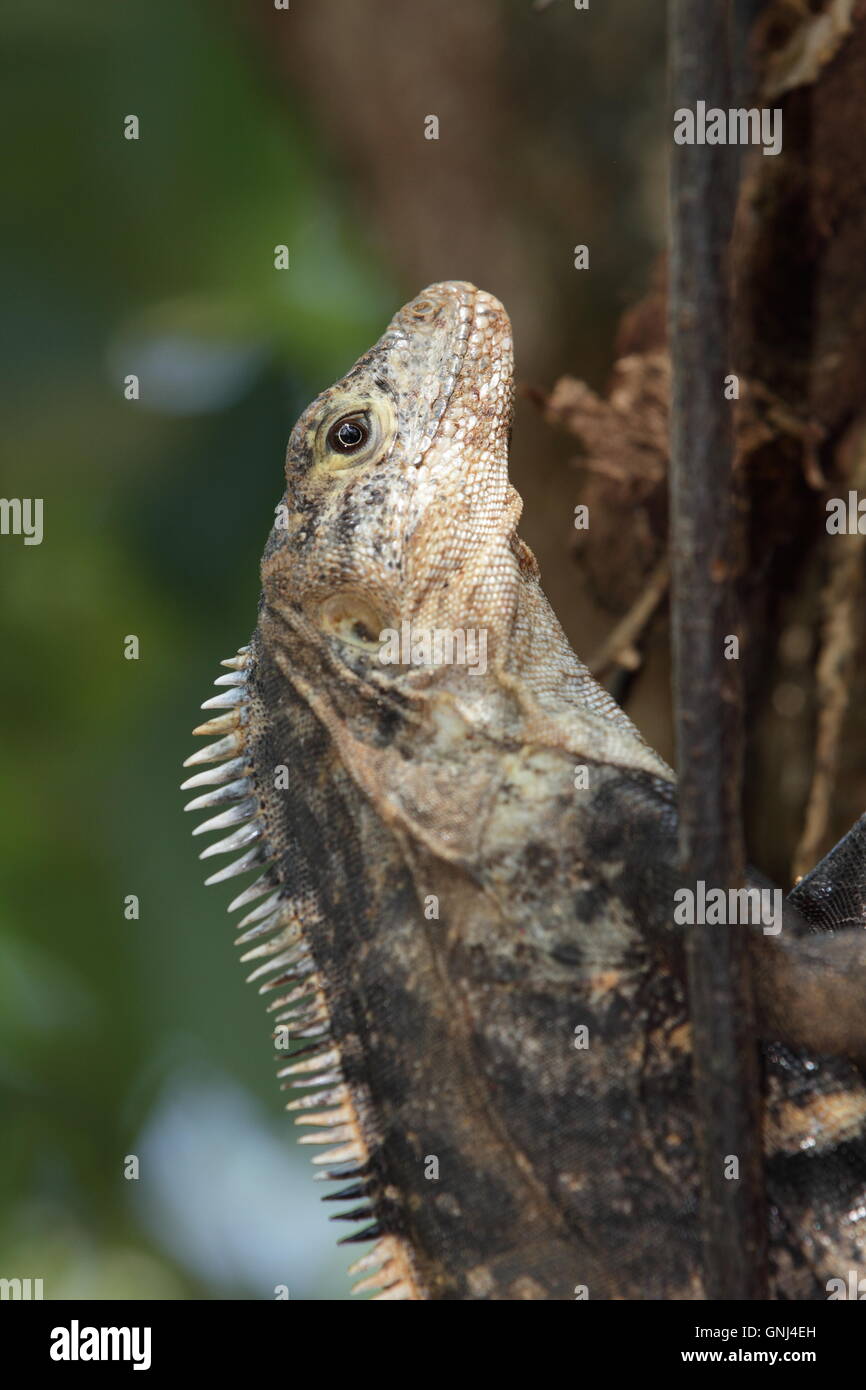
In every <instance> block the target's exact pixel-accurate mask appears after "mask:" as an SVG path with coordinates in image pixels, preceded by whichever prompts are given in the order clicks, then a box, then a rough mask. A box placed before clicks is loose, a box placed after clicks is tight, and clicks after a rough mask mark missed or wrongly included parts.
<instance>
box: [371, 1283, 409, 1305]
mask: <svg viewBox="0 0 866 1390" xmlns="http://www.w3.org/2000/svg"><path fill="white" fill-rule="evenodd" d="M414 1299H415V1291H414V1290H413V1288H412V1286H411V1284H410V1283H409V1281H408V1280H407V1279H401V1280H400V1282H399V1283H398V1284H392V1285H391V1287H390V1288H388V1289H383V1290H382V1292H381V1293H377V1294H374V1295H373V1297H372V1298H371V1299H370V1302H371V1303H406V1302H414Z"/></svg>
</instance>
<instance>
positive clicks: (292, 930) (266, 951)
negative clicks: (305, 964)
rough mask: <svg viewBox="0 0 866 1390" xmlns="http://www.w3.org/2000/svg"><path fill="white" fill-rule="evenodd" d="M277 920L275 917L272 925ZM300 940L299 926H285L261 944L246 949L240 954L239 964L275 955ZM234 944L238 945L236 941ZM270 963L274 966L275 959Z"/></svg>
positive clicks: (293, 945)
mask: <svg viewBox="0 0 866 1390" xmlns="http://www.w3.org/2000/svg"><path fill="white" fill-rule="evenodd" d="M278 921H279V918H277V920H276V921H274V923H273V924H272V925H273V926H277V925H278ZM300 940H301V929H300V927H286V928H285V929H284V930H283V931H281V932H279V933H278V934H277V936H274V937H272V938H271V940H270V941H265V942H263V943H262V945H261V946H254V947H253V949H252V950H251V951H246V952H245V953H244V954H243V955H242V956H241V965H246V964H247V962H248V961H251V960H262V959H264V958H267V957H268V956H273V955H276V953H277V951H281V950H283V948H284V947H286V946H291V947H292V948H294V947H296V946H297V945H298V944H299V942H300ZM235 945H236V946H237V945H238V942H237V941H236V942H235ZM271 964H272V966H274V967H275V966H276V961H272V962H271ZM269 968H270V967H269Z"/></svg>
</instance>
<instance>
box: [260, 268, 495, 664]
mask: <svg viewBox="0 0 866 1390" xmlns="http://www.w3.org/2000/svg"><path fill="white" fill-rule="evenodd" d="M512 396H513V386H512V351H511V327H510V324H509V321H508V316H507V315H506V313H505V310H504V309H503V307H502V305H501V304H500V303H499V302H498V300H496V299H494V298H493V296H492V295H489V294H485V293H484V292H483V291H481V290H476V289H475V288H474V286H472V285H468V284H464V283H462V282H458V281H453V282H447V283H445V284H439V285H431V286H430V287H429V288H428V289H426V290H424V291H423V292H422V293H421V294H420V295H419V296H418V297H417V298H416V299H413V300H412V301H411V302H410V303H409V304H407V305H406V306H405V307H404V308H403V309H401V310H400V312H399V313H398V314H396V315H395V317H394V318H393V320H392V321H391V323H390V325H389V326H388V328H387V330H386V332H385V333H384V335H383V336H382V338H381V339H380V340H379V342H378V343H377V344H376V345H375V347H373V348H372V349H371V350H370V351H369V352H367V353H365V354H364V356H363V357H362V358H361V359H360V360H359V361H358V362H357V363H356V364H355V366H354V367H353V368H352V369H351V371H350V372H349V373H348V374H347V375H346V376H345V377H344V378H343V379H342V381H339V382H338V383H337V384H336V385H335V386H332V387H330V388H329V389H328V390H327V391H325V392H323V393H322V395H321V396H319V397H318V398H317V399H316V400H315V401H313V403H312V405H310V406H309V408H308V409H307V410H306V411H305V412H304V414H303V415H302V416H301V418H300V420H299V421H298V423H297V425H296V426H295V428H294V430H293V431H292V435H291V438H290V440H289V446H288V451H287V455H286V494H285V498H284V502H283V504H282V505H281V507H280V508H279V509H278V515H277V521H276V524H275V526H274V530H273V532H272V535H271V538H270V541H269V543H268V548H267V551H266V554H265V559H264V563H263V566H262V582H263V590H264V597H265V601H266V603H267V604H268V606H269V608H270V609H271V610H272V612H273V613H274V614H278V615H280V617H282V618H283V619H284V620H285V622H286V623H288V624H290V625H292V626H293V627H294V628H295V629H300V628H303V629H304V630H305V631H306V632H307V634H308V636H309V637H310V639H311V640H313V639H314V634H315V633H319V634H321V635H322V636H323V637H324V638H326V639H334V641H335V642H336V643H337V644H339V646H338V649H340V650H345V652H346V655H347V658H348V659H349V660H351V659H352V658H353V656H357V657H358V658H359V659H361V658H363V656H364V654H366V655H368V656H370V657H373V658H375V656H376V654H377V653H379V651H380V648H381V639H380V634H381V633H382V632H384V631H398V630H400V628H401V624H403V623H406V622H408V623H411V624H412V625H413V627H417V628H418V629H421V630H426V629H427V628H430V627H439V628H443V629H444V628H457V627H460V628H466V627H472V626H473V625H474V624H478V623H483V624H484V626H485V634H486V635H485V641H487V640H488V638H489V640H490V642H491V644H493V643H495V642H496V640H497V639H498V640H499V641H500V642H502V641H504V640H507V633H508V625H509V623H510V620H511V618H512V615H513V610H514V604H515V596H516V588H517V581H518V561H517V559H516V557H515V550H514V543H513V536H514V528H515V525H516V522H517V518H518V516H519V514H520V507H521V504H520V499H519V497H518V496H517V493H516V492H515V491H514V489H513V488H512V487H511V485H510V483H509V481H508V437H509V431H510V425H511V413H512ZM363 664H364V663H363V660H361V665H362V666H363ZM373 671H374V673H375V671H376V664H375V663H374V664H373ZM379 674H380V675H381V674H384V673H382V672H381V671H380V672H379ZM391 674H392V675H393V674H394V673H393V672H392V673H391Z"/></svg>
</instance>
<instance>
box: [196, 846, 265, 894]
mask: <svg viewBox="0 0 866 1390" xmlns="http://www.w3.org/2000/svg"><path fill="white" fill-rule="evenodd" d="M267 862H268V860H267V857H266V855H265V851H264V849H263V848H262V846H261V845H256V847H255V849H251V850H250V851H249V852H248V853H247V854H243V855H241V857H240V859H236V860H235V862H234V863H233V864H227V865H226V866H225V868H224V869H218V870H217V872H216V873H215V874H211V876H210V878H206V879H205V881H204V886H205V888H209V887H210V885H211V884H212V883H223V882H224V881H225V880H226V879H227V878H235V877H236V876H237V875H238V874H245V873H246V872H247V870H248V869H254V868H255V867H256V866H257V865H258V864H267Z"/></svg>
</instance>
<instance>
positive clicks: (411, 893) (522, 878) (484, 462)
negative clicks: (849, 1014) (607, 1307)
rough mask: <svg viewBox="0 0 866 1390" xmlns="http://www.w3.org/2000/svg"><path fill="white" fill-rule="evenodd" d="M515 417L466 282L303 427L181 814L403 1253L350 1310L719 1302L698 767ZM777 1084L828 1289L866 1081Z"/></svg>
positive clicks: (781, 1172) (381, 1232) (331, 1127)
mask: <svg viewBox="0 0 866 1390" xmlns="http://www.w3.org/2000/svg"><path fill="white" fill-rule="evenodd" d="M512 397H513V383H512V344H511V327H510V324H509V320H508V317H507V315H506V313H505V310H504V309H503V307H502V305H501V304H500V303H499V302H498V301H497V300H496V299H494V298H493V297H492V296H491V295H490V294H487V293H484V292H483V291H481V290H478V289H476V288H474V287H473V286H472V285H469V284H466V283H462V282H447V283H442V284H437V285H432V286H430V287H429V288H428V289H426V290H424V291H423V292H422V294H420V295H419V296H418V297H417V298H416V299H414V300H412V301H411V302H410V303H409V304H407V305H406V306H405V307H404V308H402V309H401V310H400V311H399V313H397V314H396V315H395V317H394V318H393V320H392V321H391V323H390V325H389V327H388V328H387V330H386V332H385V333H384V335H383V336H382V337H381V338H380V340H379V341H378V343H376V345H375V346H374V347H373V348H371V349H370V350H369V351H368V352H367V353H365V354H364V356H362V357H361V358H360V359H359V361H358V362H357V363H356V364H355V365H354V366H353V367H352V369H351V370H350V371H349V372H348V373H347V375H346V376H345V377H343V379H342V380H341V381H339V382H337V384H336V385H334V386H332V387H331V388H330V389H328V390H326V391H324V392H323V393H322V395H320V396H319V397H318V398H317V399H316V400H315V401H314V402H313V403H312V405H310V406H309V408H308V409H307V410H306V411H305V412H304V414H303V415H302V416H301V418H300V420H299V421H298V423H297V425H296V426H295V428H294V430H293V431H292V434H291V437H290V440H289V445H288V451H287V457H286V490H285V495H284V498H283V501H282V502H281V504H280V506H279V507H278V508H277V516H276V522H275V524H274V526H273V529H272V531H271V534H270V536H269V539H268V541H267V545H266V547H265V552H264V556H263V559H262V566H261V577H262V595H261V600H260V605H259V613H258V621H257V624H256V628H255V632H254V634H253V636H252V639H251V641H250V643H249V645H247V646H244V647H241V649H240V651H239V652H238V654H237V655H236V656H234V657H232V658H230V659H229V660H227V661H224V662H223V665H224V666H225V667H227V668H228V671H227V673H226V674H224V675H221V676H220V677H219V679H218V680H217V682H216V684H217V685H218V686H222V687H225V689H224V690H223V691H222V692H221V693H220V694H218V695H217V696H216V697H214V698H212V699H209V700H207V701H206V703H205V705H204V706H203V708H204V709H206V710H208V711H209V714H208V720H207V722H206V723H204V724H202V725H201V726H200V727H199V728H197V729H196V730H195V731H194V732H195V733H196V734H201V735H209V736H213V737H214V738H215V740H216V741H215V742H213V743H211V744H210V745H209V746H207V747H205V748H203V749H202V750H201V751H199V752H197V753H195V754H194V755H193V757H191V758H189V759H188V760H187V762H188V765H192V766H195V767H198V766H199V765H202V766H203V765H205V764H207V765H208V766H207V769H206V770H204V771H199V772H196V773H195V774H194V775H193V776H191V777H190V778H189V780H188V781H187V782H185V783H184V786H185V787H186V788H189V789H191V790H192V789H194V790H195V793H196V794H195V796H194V799H193V800H192V801H191V802H190V803H189V806H188V808H187V809H189V810H201V811H207V812H209V813H210V816H209V818H208V819H207V820H206V821H205V823H204V824H203V825H200V826H199V827H198V829H197V831H196V833H201V832H203V831H216V832H221V834H220V838H219V839H218V840H217V842H216V843H213V844H209V845H208V847H207V848H206V849H205V850H204V851H203V854H202V858H203V859H206V858H210V857H211V856H216V855H221V854H229V853H232V852H235V851H240V857H239V858H238V859H236V860H235V861H234V862H232V863H231V864H230V865H229V866H228V867H226V868H222V869H220V870H219V871H218V872H217V873H214V874H213V875H212V876H211V877H210V878H209V879H208V880H207V882H208V883H220V882H222V881H223V880H226V879H230V878H232V877H233V876H235V875H240V874H245V873H246V872H247V871H250V870H254V869H255V870H259V871H260V876H259V877H258V878H257V879H256V881H255V882H254V883H253V884H252V886H250V887H247V888H245V889H244V891H243V892H241V893H240V895H239V896H238V897H236V898H235V900H234V901H233V902H232V904H231V909H232V910H235V909H240V908H246V909H247V915H246V916H245V917H244V918H243V920H242V921H241V922H240V929H241V935H240V937H239V941H240V943H241V944H242V945H243V946H244V947H246V948H247V949H246V952H245V954H244V956H243V960H244V961H246V962H248V963H250V964H253V965H254V969H253V973H252V974H251V975H250V979H251V980H254V981H256V982H257V983H258V985H259V988H260V990H261V992H262V993H263V994H265V995H266V996H267V997H268V998H269V1000H270V1005H269V1007H270V1009H271V1010H272V1012H273V1014H274V1018H275V1022H276V1024H277V1026H278V1028H280V1027H282V1028H283V1029H285V1027H286V1026H288V1029H289V1032H290V1036H291V1038H292V1040H293V1042H294V1041H295V1040H297V1041H298V1042H299V1043H300V1047H299V1048H298V1049H297V1050H296V1051H294V1052H293V1053H292V1054H291V1056H290V1057H289V1059H288V1063H287V1065H283V1066H282V1067H281V1070H280V1075H281V1076H282V1077H284V1078H286V1079H287V1084H289V1085H291V1086H293V1087H294V1088H295V1098H294V1099H292V1101H291V1102H290V1105H289V1109H290V1110H293V1111H294V1112H295V1114H296V1118H297V1120H298V1121H299V1123H301V1124H303V1125H305V1126H311V1127H312V1129H313V1132H312V1133H305V1135H304V1138H303V1139H302V1141H301V1142H306V1143H310V1144H321V1145H322V1146H324V1149H325V1152H323V1153H321V1154H320V1155H319V1156H318V1157H317V1158H315V1159H314V1162H315V1163H317V1164H319V1165H320V1166H321V1172H320V1173H319V1176H320V1177H321V1178H324V1179H326V1180H328V1181H330V1180H337V1181H339V1182H340V1183H341V1184H342V1186H341V1190H340V1191H339V1192H337V1193H335V1194H333V1196H334V1197H335V1198H337V1199H344V1200H346V1201H347V1202H349V1203H350V1204H352V1206H351V1209H350V1210H349V1211H348V1212H346V1213H345V1216H346V1218H347V1219H350V1220H357V1221H360V1222H362V1223H366V1224H364V1225H363V1226H362V1228H361V1229H360V1230H359V1231H358V1232H357V1233H354V1234H351V1235H350V1236H349V1237H348V1240H350V1241H365V1240H375V1242H376V1243H375V1245H374V1247H373V1249H372V1251H371V1252H370V1253H368V1254H366V1255H364V1256H363V1257H362V1258H361V1259H360V1260H359V1261H358V1262H357V1264H356V1265H355V1266H354V1267H353V1269H354V1271H355V1272H360V1273H361V1274H362V1275H363V1276H365V1277H363V1278H362V1280H361V1283H360V1284H359V1285H358V1286H357V1287H358V1288H364V1289H377V1290H378V1294H377V1296H378V1297H379V1298H382V1299H470V1300H471V1299H546V1298H553V1299H571V1298H574V1297H575V1296H576V1291H577V1296H580V1295H581V1293H588V1296H589V1297H591V1298H602V1299H613V1298H616V1299H660V1298H664V1299H688V1298H701V1297H703V1285H702V1274H701V1252H700V1245H699V1232H698V1220H697V1204H698V1177H697V1172H696V1160H695V1146H694V1137H693V1118H692V1110H693V1107H692V1080H691V1072H690V1030H689V1022H688V1009H687V1001H686V992H685V984H684V966H683V951H682V942H681V940H680V932H679V929H678V928H677V927H676V926H675V925H674V923H673V911H672V903H673V893H674V890H675V887H676V885H677V882H678V880H677V873H676V856H677V844H676V834H677V828H676V790H675V779H674V775H673V773H672V771H671V769H670V768H669V767H668V766H667V765H666V764H665V762H663V760H662V759H661V758H660V757H659V756H658V755H657V754H656V753H655V752H654V751H653V750H652V749H651V748H650V747H649V746H648V745H647V744H646V742H645V741H644V739H643V738H642V737H641V735H640V734H639V733H638V731H637V729H636V728H635V727H634V725H633V724H632V723H631V721H630V720H629V719H628V718H627V716H626V715H625V713H624V712H623V711H622V710H621V709H620V708H619V706H618V705H617V704H616V703H615V701H614V700H613V699H612V697H611V696H610V695H609V694H608V693H607V691H605V690H604V689H603V688H602V687H601V686H600V685H598V684H597V683H596V682H595V680H593V679H592V677H591V676H590V675H589V673H588V671H587V669H586V667H585V666H584V665H583V664H582V663H581V662H580V661H579V660H578V659H577V657H576V656H575V655H574V653H573V652H572V650H571V648H570V647H569V645H568V642H567V641H566V639H565V636H564V634H563V632H562V630H561V628H560V626H559V623H558V622H557V620H556V618H555V616H554V614H553V612H552V610H551V608H550V607H549V605H548V603H547V600H546V599H545V596H544V594H543V592H542V589H541V586H540V582H539V572H538V567H537V564H536V561H535V558H534V556H533V555H532V553H531V551H530V550H529V549H528V548H527V546H526V545H525V544H524V543H523V542H522V541H521V540H520V539H519V537H518V535H517V532H516V526H517V522H518V519H519V516H520V513H521V506H522V504H521V501H520V498H519V496H518V494H517V493H516V491H515V490H514V488H513V487H512V486H511V484H510V483H509V480H508V445H509V437H510V425H511V415H512ZM436 633H440V634H445V635H446V637H448V634H450V638H448V640H449V641H450V643H451V645H450V647H448V648H447V649H446V648H441V649H439V650H438V651H437V648H436V646H435V637H436ZM394 634H399V635H400V640H399V641H397V642H396V643H395V642H394V641H393V640H392V638H393V635H394ZM454 634H457V638H455V636H454ZM460 634H463V636H464V644H463V646H462V647H461V645H460V641H459V640H458V639H459V637H460ZM473 634H474V637H473ZM442 640H443V641H444V640H445V638H443V639H442ZM386 647H387V648H388V650H389V651H390V657H389V658H388V659H384V655H385V648H386ZM440 647H441V644H440ZM443 652H444V655H443ZM482 652H483V659H482ZM461 654H462V656H463V660H462V661H461V660H460V657H461ZM449 655H450V657H451V658H452V659H450V660H449V659H448V658H449ZM470 656H471V657H472V659H470ZM223 807H225V808H226V809H220V808H223ZM222 832H227V834H223V833H222ZM864 846H866V818H864V822H859V823H858V825H857V826H856V827H855V828H854V830H853V831H852V832H851V834H850V835H849V837H847V839H846V841H844V842H843V843H842V846H841V847H840V848H839V849H838V850H837V851H836V852H835V853H834V855H832V856H830V857H829V858H828V860H827V861H825V862H824V863H823V864H822V865H821V866H819V867H818V869H816V870H815V871H814V873H813V874H812V875H810V876H809V877H808V878H807V879H805V880H803V881H802V882H801V883H800V885H799V886H798V888H797V889H796V890H795V892H794V895H793V897H792V902H793V904H794V906H793V907H790V908H789V909H788V912H789V916H788V919H787V920H786V927H785V931H784V933H783V937H784V939H785V940H786V941H787V942H788V943H789V945H790V944H791V943H795V942H796V941H798V940H802V939H803V938H804V934H806V933H808V931H809V930H812V931H815V930H818V929H824V928H832V927H839V926H845V927H862V926H863V924H864V922H866V871H864V866H866V849H864ZM837 871H838V873H837ZM834 874H836V877H835V878H834ZM840 883H841V885H842V886H841V887H840ZM260 900H261V901H260ZM254 904H255V906H254ZM796 906H799V909H800V913H801V914H802V915H798V913H797V912H796V911H795V910H794V909H795V907H796ZM837 935H838V937H839V939H843V938H846V937H851V935H852V933H850V932H848V933H841V934H837ZM755 937H756V953H757V954H756V961H758V962H760V960H762V959H763V956H762V955H761V953H762V952H766V951H769V950H770V948H771V943H770V942H769V939H768V938H765V937H764V936H763V934H762V933H761V932H760V930H757V931H756V933H755ZM806 939H807V941H810V940H812V938H811V937H808V936H807V937H806ZM801 964H802V962H801ZM794 974H795V975H796V969H795V970H794ZM791 987H792V988H793V989H794V992H795V995H796V990H797V988H798V986H797V985H796V982H795V983H794V984H793V985H792V986H791ZM768 1009H769V1011H770V1012H772V1008H771V1006H769V1005H768ZM777 1012H778V1013H783V1012H784V1009H781V1008H780V1009H779V1010H777ZM789 1012H791V1013H796V1009H791V1010H789ZM825 1012H826V1013H827V1014H828V1015H829V1014H832V1013H833V1010H832V1009H827V1010H825ZM828 1029H829V1035H830V1038H829V1040H830V1042H831V1044H832V1023H828ZM577 1030H585V1032H584V1033H583V1034H582V1036H583V1038H584V1039H585V1040H586V1041H587V1045H586V1046H582V1045H576V1042H577V1041H578V1039H577V1036H576V1033H577ZM783 1031H784V1025H783V1026H782V1028H781V1029H780V1032H783ZM756 1045H757V1044H756ZM764 1074H765V1082H766V1135H765V1144H766V1153H767V1165H766V1177H767V1188H768V1203H769V1222H770V1238H771V1287H772V1296H773V1297H777V1298H804V1299H809V1298H825V1297H826V1296H827V1294H826V1284H827V1280H828V1279H830V1278H832V1277H834V1276H841V1277H845V1275H846V1273H847V1271H849V1270H850V1269H852V1268H854V1269H857V1270H858V1271H859V1272H861V1273H863V1272H866V1139H864V1132H866V1131H864V1122H866V1087H864V1084H863V1082H862V1080H861V1075H860V1072H859V1070H858V1069H857V1068H856V1067H855V1066H854V1065H853V1064H852V1062H851V1061H849V1060H845V1059H840V1058H831V1057H827V1056H810V1055H809V1054H807V1053H804V1052H802V1051H798V1050H797V1048H796V1047H795V1046H793V1045H792V1044H791V1042H790V1041H770V1042H769V1043H768V1044H766V1045H765V1047H764Z"/></svg>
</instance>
